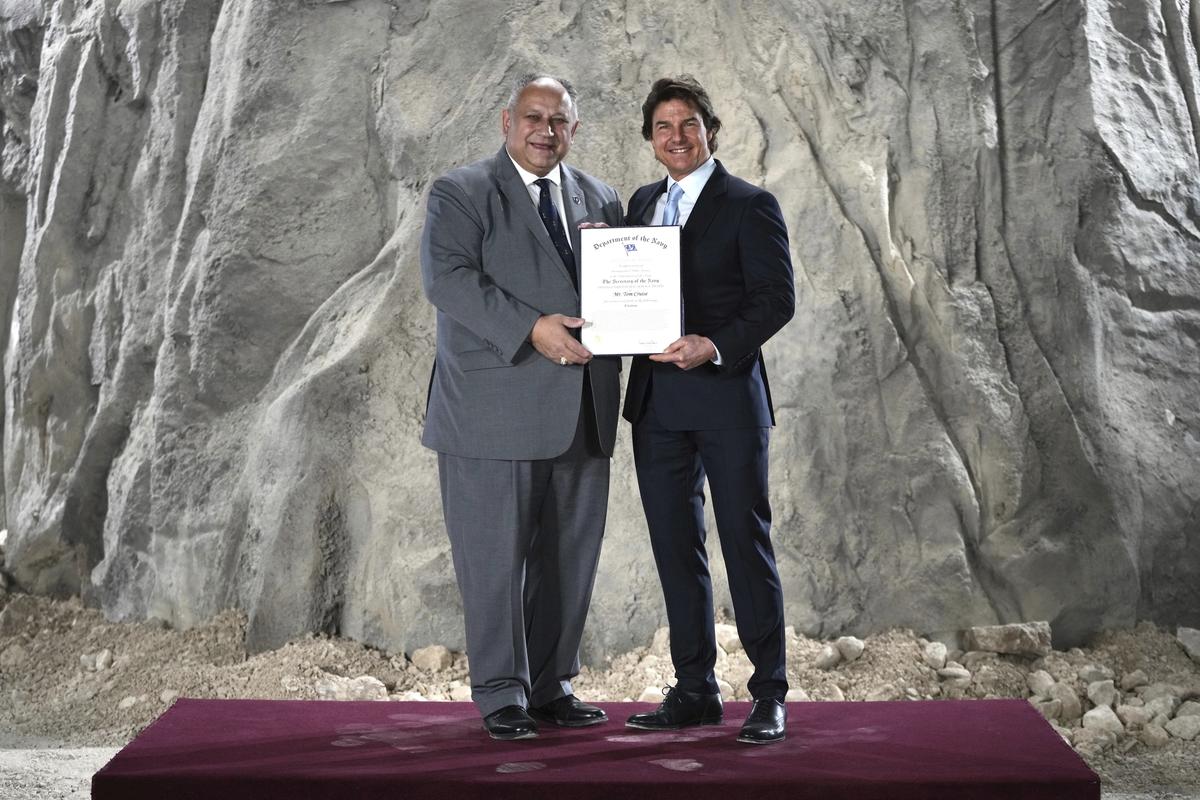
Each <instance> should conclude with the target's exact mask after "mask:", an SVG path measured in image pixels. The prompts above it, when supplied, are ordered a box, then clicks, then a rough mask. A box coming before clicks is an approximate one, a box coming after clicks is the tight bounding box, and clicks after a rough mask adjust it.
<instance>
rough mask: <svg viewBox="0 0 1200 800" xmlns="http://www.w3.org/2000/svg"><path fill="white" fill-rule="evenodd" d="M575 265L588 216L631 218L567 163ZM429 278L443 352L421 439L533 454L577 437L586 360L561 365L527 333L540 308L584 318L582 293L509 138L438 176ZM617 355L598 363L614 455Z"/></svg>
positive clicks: (607, 190) (614, 221) (425, 249)
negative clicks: (507, 145) (509, 148)
mask: <svg viewBox="0 0 1200 800" xmlns="http://www.w3.org/2000/svg"><path fill="white" fill-rule="evenodd" d="M562 170H563V187H562V189H563V203H564V205H565V206H566V214H567V220H568V223H569V224H568V225H567V228H568V230H569V231H570V234H571V244H572V248H573V249H574V251H575V269H576V270H577V271H578V269H579V229H578V225H579V223H580V222H607V223H608V224H609V225H620V224H621V222H622V214H621V201H620V198H619V197H618V196H617V193H616V191H614V190H613V189H612V187H610V186H607V185H605V184H603V183H601V182H600V181H597V180H596V179H595V178H592V177H591V176H589V175H585V174H584V173H582V172H580V171H578V170H575V169H572V168H571V167H568V166H567V165H566V164H563V165H562ZM421 278H422V281H423V283H424V287H425V295H426V297H428V298H429V302H431V303H433V305H434V306H435V307H436V308H437V356H436V360H435V363H434V368H433V375H432V376H431V377H430V382H429V397H428V401H427V404H426V412H425V430H424V433H423V435H422V437H421V442H422V444H424V445H425V446H426V447H429V448H432V449H434V450H437V451H439V452H442V453H449V454H451V455H457V456H464V457H467V458H492V459H506V460H534V459H543V458H553V457H555V456H558V455H561V454H562V453H564V452H565V451H566V450H567V448H568V447H569V446H570V445H571V441H572V439H573V438H574V435H575V429H576V421H577V420H578V417H579V411H580V401H581V398H582V395H583V386H584V368H583V367H581V366H567V367H562V366H559V365H558V364H556V363H554V362H552V361H550V360H548V359H546V358H545V357H544V356H542V355H541V354H540V353H538V352H537V350H535V349H534V348H533V346H532V345H531V344H529V342H528V341H527V338H528V336H529V332H530V331H531V330H532V329H533V324H534V322H536V321H537V319H538V317H539V316H540V315H542V314H554V313H560V314H567V315H570V316H578V315H579V294H578V292H577V291H576V290H575V286H574V284H573V283H572V281H571V277H570V275H569V274H568V272H567V269H566V267H565V265H564V264H563V261H562V259H561V258H560V257H559V255H558V252H557V251H556V250H555V249H554V244H553V242H551V240H550V234H548V233H547V232H546V228H545V226H544V225H543V224H542V220H541V218H540V217H539V216H538V213H537V208H536V207H535V206H534V205H533V202H532V201H531V200H530V197H529V191H528V190H527V189H526V187H525V184H524V183H522V182H521V178H520V176H519V175H518V174H517V171H516V169H515V168H514V167H513V165H512V161H510V160H509V157H508V153H507V152H506V151H505V149H504V148H503V147H501V148H500V152H498V153H497V154H496V155H495V156H494V157H492V158H487V159H484V160H482V161H477V162H475V163H474V164H468V165H466V166H464V167H459V168H458V169H455V170H452V171H450V172H448V173H447V174H445V175H443V176H442V177H440V178H438V179H437V180H436V181H434V184H433V187H432V188H431V189H430V192H429V202H428V207H427V212H426V218H425V230H424V233H423V234H422V236H421ZM620 368H621V361H620V359H619V358H595V359H593V360H592V362H591V363H590V364H589V365H588V367H587V370H588V372H589V373H590V377H591V380H590V384H591V401H592V403H593V407H594V409H595V419H596V422H597V433H598V435H599V441H600V446H601V448H602V449H603V450H604V452H605V453H606V454H610V455H611V454H612V449H613V443H614V440H615V439H616V429H617V407H618V401H619V395H620V375H619V373H620Z"/></svg>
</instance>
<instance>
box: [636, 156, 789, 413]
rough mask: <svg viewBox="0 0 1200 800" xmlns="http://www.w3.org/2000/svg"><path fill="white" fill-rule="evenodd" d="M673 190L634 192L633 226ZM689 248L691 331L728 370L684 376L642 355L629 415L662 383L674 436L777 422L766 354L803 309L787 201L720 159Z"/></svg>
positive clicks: (661, 399)
mask: <svg viewBox="0 0 1200 800" xmlns="http://www.w3.org/2000/svg"><path fill="white" fill-rule="evenodd" d="M666 189H667V181H666V179H665V178H664V179H663V180H661V181H659V182H658V183H652V184H650V185H648V186H643V187H642V188H640V189H638V190H637V191H636V192H634V193H633V197H632V198H630V200H629V205H628V206H626V208H627V209H628V214H627V216H626V218H625V224H626V225H646V224H648V223H649V222H650V221H651V219H653V215H654V204H655V202H656V201H657V200H658V197H659V196H660V195H661V194H663V192H665V191H666ZM680 246H681V249H682V252H681V261H682V263H681V265H680V266H681V269H682V276H681V278H682V281H681V286H682V291H683V318H684V332H685V333H695V334H700V335H702V336H707V337H708V338H709V339H711V340H712V342H713V344H715V345H716V346H717V349H718V350H719V351H720V353H721V360H722V364H721V366H719V367H718V366H717V365H716V364H713V363H711V362H708V363H705V364H701V365H700V366H698V367H696V368H694V369H691V370H688V371H684V370H681V369H679V367H677V366H675V365H674V364H658V363H655V362H653V361H650V360H649V359H648V358H647V357H645V356H638V357H636V358H634V359H633V366H632V369H631V370H630V373H629V384H628V386H627V388H626V391H625V407H624V410H623V412H622V413H623V416H624V417H625V419H627V420H629V421H630V422H636V421H637V420H638V418H639V417H640V416H641V414H642V411H643V409H644V407H645V398H646V392H647V389H648V387H649V386H650V383H651V380H653V385H654V387H653V391H652V392H651V397H652V401H653V402H654V405H655V411H656V412H657V415H658V419H659V421H660V422H661V423H662V424H663V425H664V426H666V427H667V428H668V429H670V430H716V429H722V428H759V427H770V426H772V425H774V424H775V412H774V408H773V407H772V405H771V390H770V386H769V384H768V383H767V369H766V365H765V364H764V363H763V356H762V350H761V348H762V345H763V343H764V342H766V341H767V339H770V338H771V336H773V335H774V334H775V332H776V331H778V330H779V329H780V328H782V327H783V326H784V324H785V323H787V321H788V320H789V319H791V318H792V313H793V311H794V310H795V305H796V302H795V301H796V295H795V287H794V283H793V278H792V260H791V256H790V254H789V249H788V234H787V226H786V225H785V224H784V221H783V215H782V213H781V212H780V210H779V203H778V202H777V201H776V200H775V197H774V195H772V194H771V193H770V192H768V191H766V190H765V189H760V188H759V187H757V186H754V185H753V184H750V183H747V182H746V181H744V180H742V179H741V178H737V177H735V176H733V175H730V174H729V172H727V171H726V169H725V167H724V166H723V165H722V164H721V162H720V161H717V164H716V169H715V170H714V171H713V174H712V176H711V177H710V178H709V179H708V183H706V184H705V186H704V190H703V191H702V192H701V193H700V197H699V198H698V199H697V201H696V205H695V207H693V209H692V213H691V215H690V216H689V217H688V220H687V224H686V225H684V226H683V231H682V232H681V236H680Z"/></svg>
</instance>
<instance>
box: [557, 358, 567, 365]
mask: <svg viewBox="0 0 1200 800" xmlns="http://www.w3.org/2000/svg"><path fill="white" fill-rule="evenodd" d="M558 363H559V366H563V367H565V366H566V365H567V357H566V356H559V357H558Z"/></svg>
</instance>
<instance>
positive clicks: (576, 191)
mask: <svg viewBox="0 0 1200 800" xmlns="http://www.w3.org/2000/svg"><path fill="white" fill-rule="evenodd" d="M560 168H561V170H562V199H563V211H565V212H566V214H567V236H569V237H570V238H571V252H573V253H574V254H575V274H576V275H578V274H579V252H580V250H579V248H580V242H579V223H580V222H581V221H582V220H585V219H587V215H588V203H587V195H585V194H584V193H583V190H582V189H580V188H579V183H578V182H577V181H576V180H575V174H574V173H573V172H572V171H571V170H570V169H568V168H567V167H565V166H562V165H560ZM539 221H540V220H539ZM559 260H560V261H561V259H559Z"/></svg>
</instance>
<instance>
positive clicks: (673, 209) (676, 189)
mask: <svg viewBox="0 0 1200 800" xmlns="http://www.w3.org/2000/svg"><path fill="white" fill-rule="evenodd" d="M681 197H683V187H681V186H680V185H679V184H678V183H676V184H674V185H673V186H671V191H669V192H667V207H666V208H664V209H663V220H662V224H663V225H678V224H679V198H681Z"/></svg>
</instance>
